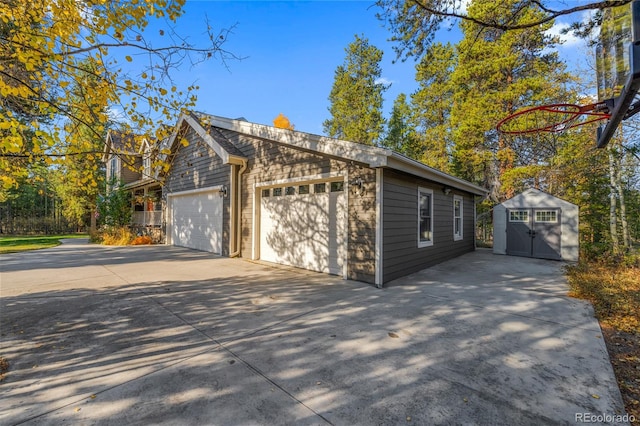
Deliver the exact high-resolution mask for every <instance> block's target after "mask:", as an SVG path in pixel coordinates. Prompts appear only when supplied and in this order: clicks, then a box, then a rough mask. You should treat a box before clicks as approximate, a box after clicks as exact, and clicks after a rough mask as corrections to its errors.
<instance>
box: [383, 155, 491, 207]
mask: <svg viewBox="0 0 640 426" xmlns="http://www.w3.org/2000/svg"><path fill="white" fill-rule="evenodd" d="M387 165H388V167H390V168H392V169H396V170H400V171H403V172H406V173H409V174H412V175H415V176H419V177H422V178H425V179H429V180H431V181H434V182H438V183H441V184H443V185H447V186H450V187H452V188H456V189H461V190H463V191H467V192H470V193H472V194H475V195H481V196H486V195H487V193H488V192H489V191H488V190H487V189H485V188H482V187H481V186H478V185H474V184H472V183H471V182H467V181H466V180H464V179H460V178H457V177H455V176H451V175H449V174H447V173H444V172H441V171H440V170H437V169H434V168H433V167H429V166H427V165H425V164H422V163H420V162H418V161H415V160H412V159H410V158H408V157H405V156H403V155H400V154H398V153H396V152H394V153H392V154H391V156H390V157H389V158H388V160H387Z"/></svg>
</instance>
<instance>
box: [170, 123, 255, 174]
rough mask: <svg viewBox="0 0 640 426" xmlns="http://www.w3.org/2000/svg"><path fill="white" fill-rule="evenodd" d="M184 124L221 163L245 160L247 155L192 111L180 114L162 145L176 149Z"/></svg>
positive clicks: (240, 162)
mask: <svg viewBox="0 0 640 426" xmlns="http://www.w3.org/2000/svg"><path fill="white" fill-rule="evenodd" d="M184 125H188V126H190V127H191V128H192V129H193V130H194V131H195V132H196V133H197V134H198V136H200V137H201V138H202V140H203V141H204V142H205V143H206V144H207V146H209V148H211V149H212V150H213V151H214V152H215V153H216V155H217V156H218V157H220V158H221V159H222V163H223V164H243V163H244V162H245V161H247V157H245V156H244V155H243V154H242V152H240V150H239V149H238V148H237V147H236V146H235V145H233V144H232V143H231V142H229V140H228V139H227V138H226V137H225V136H224V135H223V134H222V133H220V132H219V131H218V130H217V129H215V128H213V127H212V126H211V124H209V123H203V122H202V120H201V118H200V117H199V116H197V115H195V114H194V113H183V114H181V115H180V118H178V123H177V124H176V126H175V128H174V130H173V133H172V134H171V136H170V137H169V139H168V140H167V141H166V144H165V145H164V146H165V147H166V148H169V149H170V150H171V151H174V150H175V149H176V147H177V143H178V142H179V141H178V135H179V134H180V129H182V127H183V126H184Z"/></svg>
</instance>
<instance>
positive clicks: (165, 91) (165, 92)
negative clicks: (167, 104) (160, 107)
mask: <svg viewBox="0 0 640 426" xmlns="http://www.w3.org/2000/svg"><path fill="white" fill-rule="evenodd" d="M160 94H161V95H162V96H164V95H166V94H167V89H165V88H163V87H161V88H160Z"/></svg>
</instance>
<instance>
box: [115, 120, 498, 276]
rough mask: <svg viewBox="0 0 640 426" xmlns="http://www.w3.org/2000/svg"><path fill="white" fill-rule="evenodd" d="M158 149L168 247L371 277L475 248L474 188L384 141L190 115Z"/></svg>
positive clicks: (399, 273) (476, 192)
mask: <svg viewBox="0 0 640 426" xmlns="http://www.w3.org/2000/svg"><path fill="white" fill-rule="evenodd" d="M166 146H167V147H168V148H170V152H171V154H170V155H169V156H167V157H166V159H165V160H166V161H168V162H169V163H170V168H169V170H168V172H167V173H166V175H165V176H164V186H163V188H162V199H163V200H164V202H165V203H166V204H165V208H166V212H165V220H166V229H165V232H166V241H167V243H168V244H173V245H178V246H183V247H190V248H194V249H198V250H206V251H210V252H213V253H217V254H221V255H223V256H231V257H235V256H239V257H244V258H248V259H254V260H258V259H259V260H263V261H268V262H273V263H280V264H285V265H291V266H296V267H300V268H305V269H309V270H313V271H320V272H325V273H331V274H337V275H340V276H342V277H344V278H348V279H354V280H360V281H365V282H369V283H374V284H376V285H378V286H382V285H383V284H384V283H386V282H388V281H391V280H393V279H395V278H398V277H401V276H403V275H407V274H410V273H412V272H416V271H419V270H421V269H423V268H426V267H428V266H431V265H434V264H437V263H439V262H442V261H445V260H447V259H450V258H453V257H455V256H459V255H461V254H464V253H467V252H469V251H472V250H474V249H475V202H476V197H483V196H485V195H486V190H485V189H484V188H481V187H479V186H476V185H474V184H472V183H469V182H467V181H464V180H462V179H459V178H456V177H453V176H451V175H448V174H446V173H443V172H441V171H438V170H436V169H433V168H431V167H428V166H426V165H424V164H422V163H419V162H417V161H414V160H412V159H409V158H407V157H405V156H403V155H401V154H398V153H396V152H393V151H391V150H388V149H382V148H378V147H372V146H366V145H362V144H358V143H353V142H348V141H341V140H336V139H331V138H327V137H323V136H317V135H312V134H308V133H303V132H297V131H292V130H285V129H279V128H275V127H271V126H265V125H260V124H254V123H249V122H247V121H244V120H233V119H228V118H223V117H217V116H211V115H206V114H200V113H185V114H183V115H182V116H181V117H180V119H179V120H178V123H177V125H176V127H175V129H174V132H173V134H172V136H171V138H170V139H169V140H168V141H167V145H166ZM143 180H144V179H140V181H143ZM127 185H128V186H129V188H132V189H133V188H142V186H140V187H137V186H135V184H134V183H133V182H132V183H127ZM147 191H148V189H147Z"/></svg>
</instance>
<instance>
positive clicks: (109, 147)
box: [102, 129, 139, 162]
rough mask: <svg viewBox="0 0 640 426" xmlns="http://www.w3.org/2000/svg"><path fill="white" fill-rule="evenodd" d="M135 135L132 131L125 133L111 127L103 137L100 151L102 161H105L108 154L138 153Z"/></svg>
mask: <svg viewBox="0 0 640 426" xmlns="http://www.w3.org/2000/svg"><path fill="white" fill-rule="evenodd" d="M136 137H137V135H135V134H133V133H125V132H121V131H119V130H115V129H111V130H109V131H108V132H107V136H106V138H105V144H104V150H103V152H102V161H104V162H106V161H107V159H108V158H109V154H111V153H114V154H121V155H139V153H138V151H139V150H138V149H136V146H135V144H136Z"/></svg>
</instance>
